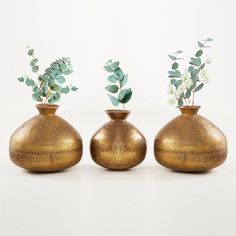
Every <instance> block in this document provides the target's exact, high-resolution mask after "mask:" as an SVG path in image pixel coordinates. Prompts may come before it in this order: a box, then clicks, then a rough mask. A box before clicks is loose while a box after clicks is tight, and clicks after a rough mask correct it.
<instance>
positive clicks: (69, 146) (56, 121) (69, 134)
mask: <svg viewBox="0 0 236 236" xmlns="http://www.w3.org/2000/svg"><path fill="white" fill-rule="evenodd" d="M36 107H37V108H38V110H39V112H40V114H39V115H36V116H34V117H33V118H31V119H30V120H28V121H26V122H25V123H24V124H23V125H22V126H20V127H19V128H18V129H17V130H16V131H15V132H14V134H13V135H12V136H11V139H10V147H9V152H10V158H11V160H12V161H13V162H14V163H15V164H16V165H17V166H20V167H22V168H24V169H27V170H30V171H35V172H53V171H60V170H63V169H66V168H69V167H72V166H74V165H76V164H77V163H78V162H79V161H80V159H81V157H82V139H81V137H80V135H79V133H78V132H77V131H76V130H75V129H74V128H73V127H72V126H71V125H70V124H69V123H67V122H66V121H65V120H63V119H62V118H61V117H59V116H57V115H55V112H56V109H57V108H58V106H57V105H49V104H39V105H36Z"/></svg>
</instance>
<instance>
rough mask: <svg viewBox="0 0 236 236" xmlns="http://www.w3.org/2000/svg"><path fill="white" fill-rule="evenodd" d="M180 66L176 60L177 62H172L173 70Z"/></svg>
mask: <svg viewBox="0 0 236 236" xmlns="http://www.w3.org/2000/svg"><path fill="white" fill-rule="evenodd" d="M178 66H179V64H178V63H177V62H175V63H173V64H172V67H171V68H172V69H173V70H176V69H177V68H178Z"/></svg>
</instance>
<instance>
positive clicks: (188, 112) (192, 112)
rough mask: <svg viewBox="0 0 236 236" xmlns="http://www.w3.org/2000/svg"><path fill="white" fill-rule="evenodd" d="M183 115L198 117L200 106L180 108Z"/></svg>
mask: <svg viewBox="0 0 236 236" xmlns="http://www.w3.org/2000/svg"><path fill="white" fill-rule="evenodd" d="M179 109H180V111H181V113H182V114H183V115H190V116H193V115H196V114H197V112H198V110H199V109H200V106H182V107H180V108H179Z"/></svg>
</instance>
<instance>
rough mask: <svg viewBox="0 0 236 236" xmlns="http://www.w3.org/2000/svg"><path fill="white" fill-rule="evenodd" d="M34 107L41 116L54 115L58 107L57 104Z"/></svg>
mask: <svg viewBox="0 0 236 236" xmlns="http://www.w3.org/2000/svg"><path fill="white" fill-rule="evenodd" d="M35 106H36V108H37V109H38V111H39V113H40V114H43V115H50V114H55V112H56V110H57V109H58V107H59V105H57V104H49V103H45V104H44V103H42V104H36V105H35Z"/></svg>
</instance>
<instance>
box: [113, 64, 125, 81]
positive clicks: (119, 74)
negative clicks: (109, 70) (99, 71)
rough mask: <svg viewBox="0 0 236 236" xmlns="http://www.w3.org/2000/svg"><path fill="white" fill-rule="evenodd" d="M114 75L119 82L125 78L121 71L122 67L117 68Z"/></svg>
mask: <svg viewBox="0 0 236 236" xmlns="http://www.w3.org/2000/svg"><path fill="white" fill-rule="evenodd" d="M114 75H115V77H116V78H117V79H118V80H122V79H123V77H124V73H123V71H122V70H121V69H120V67H117V68H116V69H115V70H114Z"/></svg>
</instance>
